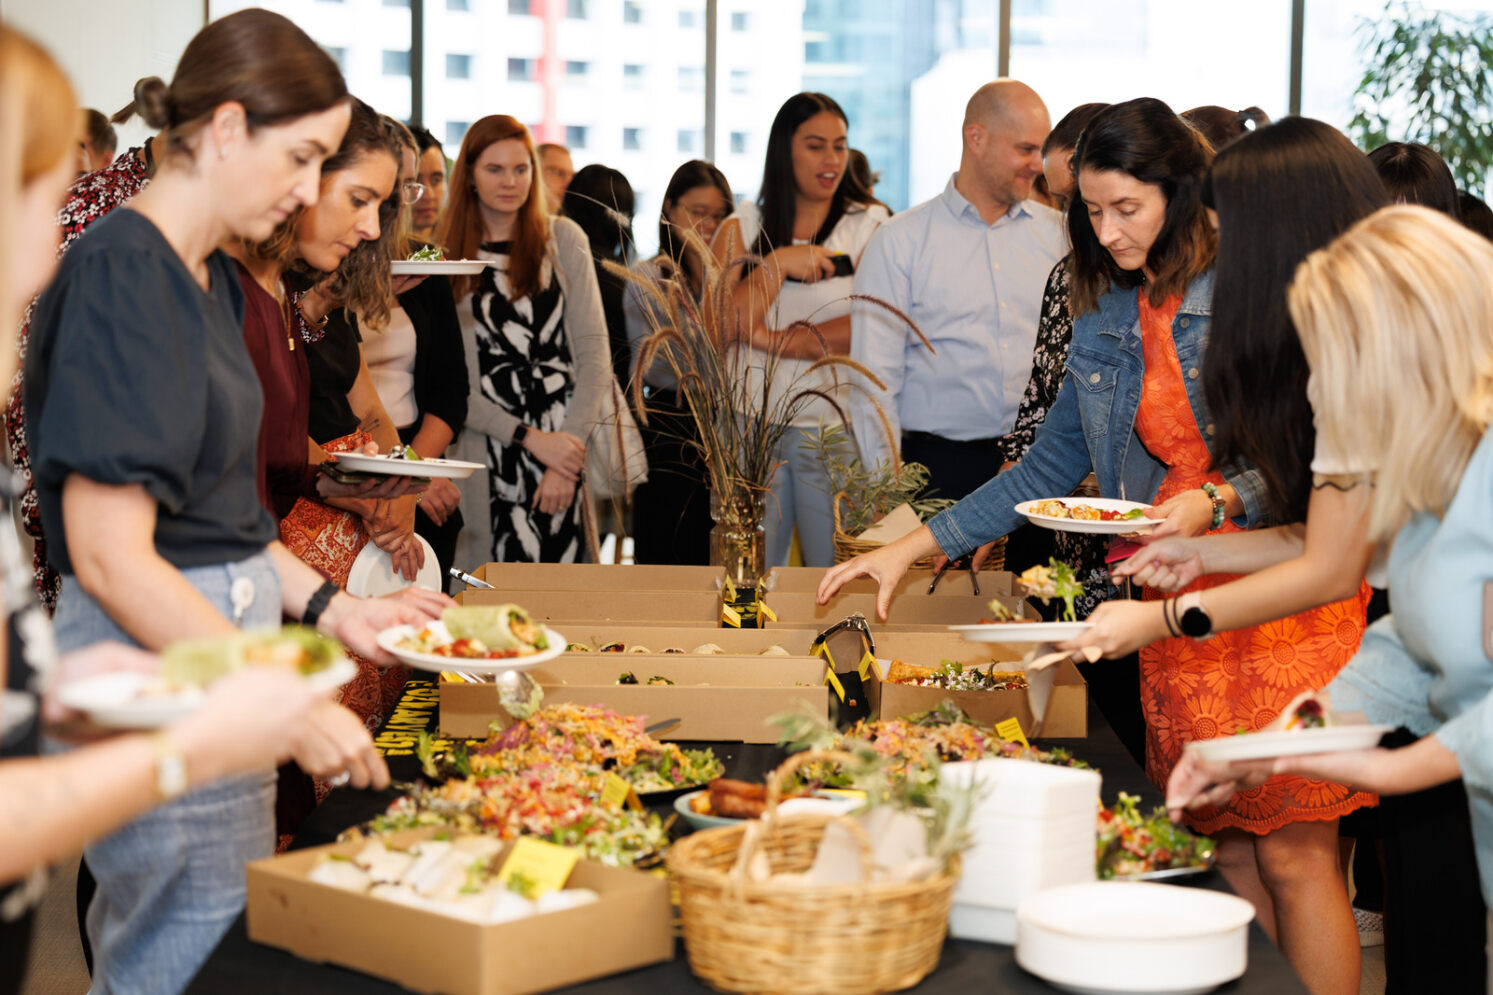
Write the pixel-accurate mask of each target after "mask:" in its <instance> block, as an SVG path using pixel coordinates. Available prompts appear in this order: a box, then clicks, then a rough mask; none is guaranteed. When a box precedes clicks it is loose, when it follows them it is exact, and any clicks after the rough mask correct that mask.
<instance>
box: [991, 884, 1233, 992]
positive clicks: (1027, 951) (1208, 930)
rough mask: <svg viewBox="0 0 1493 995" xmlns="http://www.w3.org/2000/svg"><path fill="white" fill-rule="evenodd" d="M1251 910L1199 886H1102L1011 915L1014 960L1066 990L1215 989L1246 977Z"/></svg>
mask: <svg viewBox="0 0 1493 995" xmlns="http://www.w3.org/2000/svg"><path fill="white" fill-rule="evenodd" d="M1253 918H1254V907H1253V906H1252V905H1250V904H1249V903H1248V902H1246V901H1245V900H1244V899H1242V898H1238V897H1236V896H1234V895H1226V894H1223V893H1222V892H1217V891H1207V890H1204V889H1201V888H1182V887H1177V886H1175V885H1166V884H1145V883H1141V882H1128V881H1125V882H1120V881H1102V882H1094V883H1092V884H1078V885H1070V886H1068V887H1065V888H1053V889H1051V890H1049V891H1044V892H1041V893H1039V894H1036V895H1033V896H1032V897H1031V898H1029V899H1027V900H1026V901H1024V902H1022V903H1021V905H1020V906H1019V907H1018V908H1017V910H1016V963H1018V964H1020V965H1021V966H1022V967H1023V968H1025V969H1026V970H1028V971H1030V972H1031V973H1033V974H1035V975H1037V976H1038V977H1039V978H1042V979H1044V980H1046V981H1047V982H1048V983H1050V984H1052V985H1054V986H1056V987H1057V988H1060V989H1062V990H1064V991H1070V992H1087V993H1106V995H1108V993H1116V992H1164V993H1167V995H1184V993H1197V992H1207V991H1211V990H1213V989H1214V988H1216V987H1218V986H1219V985H1222V984H1225V983H1227V982H1229V981H1232V980H1234V979H1235V978H1237V977H1239V976H1240V975H1242V974H1243V973H1244V969H1245V966H1246V964H1247V962H1248V946H1249V939H1248V929H1249V921H1250V920H1251V919H1253Z"/></svg>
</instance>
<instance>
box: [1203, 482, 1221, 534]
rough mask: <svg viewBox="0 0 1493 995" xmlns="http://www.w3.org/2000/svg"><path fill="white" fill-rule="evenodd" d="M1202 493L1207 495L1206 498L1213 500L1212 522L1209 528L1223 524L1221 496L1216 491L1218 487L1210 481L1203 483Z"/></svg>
mask: <svg viewBox="0 0 1493 995" xmlns="http://www.w3.org/2000/svg"><path fill="white" fill-rule="evenodd" d="M1203 493H1204V494H1206V495H1208V500H1209V501H1211V502H1213V524H1212V525H1210V526H1209V528H1213V529H1216V528H1218V527H1219V526H1220V525H1222V524H1223V498H1222V497H1221V496H1220V495H1219V493H1218V488H1217V487H1215V486H1213V484H1212V483H1211V482H1205V483H1204V484H1203Z"/></svg>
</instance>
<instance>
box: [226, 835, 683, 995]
mask: <svg viewBox="0 0 1493 995" xmlns="http://www.w3.org/2000/svg"><path fill="white" fill-rule="evenodd" d="M437 833H438V830H435V829H419V830H411V831H409V832H404V833H396V834H392V835H391V836H389V837H388V838H387V839H388V841H389V842H390V844H391V845H395V846H407V845H409V844H411V843H413V842H415V841H416V840H420V839H427V838H429V837H431V836H434V835H436V834H437ZM362 846H363V841H358V842H352V843H334V844H331V845H329V846H320V847H314V848H312V849H308V850H297V851H294V852H292V853H286V854H282V855H281V856H278V857H271V858H269V859H268V860H256V861H254V862H253V863H251V864H249V866H248V922H249V939H251V940H253V941H255V942H256V943H264V944H268V945H269V946H272V947H279V948H281V949H283V950H288V951H290V952H291V953H293V954H295V955H296V956H298V957H302V958H305V959H306V960H311V961H317V962H323V963H330V964H340V965H342V966H344V967H349V968H352V969H353V970H355V971H361V972H363V973H365V974H371V975H374V976H375V977H380V978H386V979H388V980H389V981H393V982H396V983H398V984H400V985H403V986H405V987H406V988H409V989H412V990H414V991H418V992H440V993H443V995H526V993H529V992H543V991H549V990H551V989H554V988H560V987H563V986H566V985H573V984H578V983H580V982H582V981H586V980H588V979H591V978H600V977H604V976H606V975H609V974H616V973H618V972H620V971H627V970H631V969H633V968H636V967H642V966H643V965H645V964H653V963H657V962H658V961H665V960H672V959H673V956H674V940H673V938H672V936H671V935H670V917H671V915H672V909H671V907H670V904H669V887H668V882H667V881H666V880H665V879H663V878H660V877H655V876H654V875H652V874H648V873H646V872H643V871H635V870H631V869H623V868H616V867H607V866H604V865H602V864H598V863H594V862H592V861H589V860H585V859H582V860H581V861H580V862H579V863H577V864H576V867H575V870H574V871H573V872H572V873H571V875H570V880H569V881H568V882H567V887H572V888H590V889H591V890H593V891H595V892H596V893H597V894H598V895H599V896H600V900H599V901H597V902H594V903H592V904H590V905H583V906H581V907H579V908H575V909H567V910H566V911H563V912H552V913H549V914H546V915H540V916H531V917H529V918H526V919H519V920H516V921H514V922H506V923H501V924H498V925H479V924H477V923H471V922H465V921H463V920H460V919H455V918H451V917H448V916H442V915H437V914H436V913H433V912H427V911H425V910H423V909H416V908H411V907H409V906H405V905H399V904H397V903H394V902H388V901H384V900H383V899H377V898H370V897H369V896H367V895H361V894H355V893H353V892H349V891H343V890H341V889H338V888H333V887H330V886H327V885H322V884H317V883H315V882H313V881H310V880H308V879H307V875H309V874H310V873H311V870H312V869H313V868H314V867H315V866H316V865H317V863H318V862H319V861H320V860H321V858H322V857H323V856H324V855H326V854H328V853H336V854H342V855H344V856H351V855H352V854H354V853H356V852H357V851H358V850H359V849H361V848H362ZM507 849H508V848H506V847H505V848H504V851H503V853H504V855H506V854H507Z"/></svg>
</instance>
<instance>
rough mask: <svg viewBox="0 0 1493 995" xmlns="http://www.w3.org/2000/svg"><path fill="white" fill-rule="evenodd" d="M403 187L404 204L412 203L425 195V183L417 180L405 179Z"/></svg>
mask: <svg viewBox="0 0 1493 995" xmlns="http://www.w3.org/2000/svg"><path fill="white" fill-rule="evenodd" d="M403 189H404V202H405V203H406V204H413V203H414V202H415V201H417V200H419V199H420V198H421V197H423V196H425V184H423V183H421V182H420V181H418V180H405V181H404V188H403Z"/></svg>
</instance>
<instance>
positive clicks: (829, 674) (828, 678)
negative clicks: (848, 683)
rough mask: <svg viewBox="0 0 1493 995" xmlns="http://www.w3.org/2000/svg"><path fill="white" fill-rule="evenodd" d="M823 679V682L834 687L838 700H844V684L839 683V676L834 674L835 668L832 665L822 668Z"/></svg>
mask: <svg viewBox="0 0 1493 995" xmlns="http://www.w3.org/2000/svg"><path fill="white" fill-rule="evenodd" d="M824 680H825V682H826V683H827V684H829V686H830V687H832V688H834V689H835V694H837V695H839V696H840V700H841V701H844V700H845V685H843V684H841V683H840V678H839V677H837V676H836V675H835V668H834V667H826V668H824Z"/></svg>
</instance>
